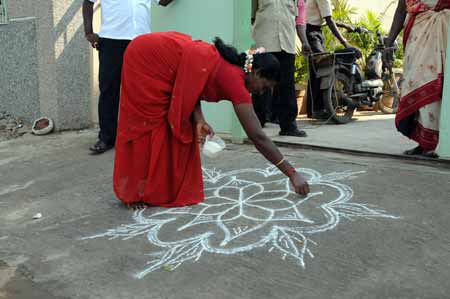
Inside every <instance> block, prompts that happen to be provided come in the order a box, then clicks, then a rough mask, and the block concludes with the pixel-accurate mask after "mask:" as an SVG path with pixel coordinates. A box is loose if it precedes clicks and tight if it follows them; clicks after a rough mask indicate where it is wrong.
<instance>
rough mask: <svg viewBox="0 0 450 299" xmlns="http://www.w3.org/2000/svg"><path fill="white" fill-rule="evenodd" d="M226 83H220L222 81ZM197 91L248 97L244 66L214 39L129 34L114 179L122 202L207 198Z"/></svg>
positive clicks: (239, 99)
mask: <svg viewBox="0 0 450 299" xmlns="http://www.w3.org/2000/svg"><path fill="white" fill-rule="evenodd" d="M226 81H229V82H230V84H229V85H228V86H227V85H224V84H222V83H223V82H226ZM200 97H208V99H209V100H211V101H218V100H221V99H225V98H226V99H230V100H231V101H233V103H235V104H236V103H251V98H250V95H249V93H248V92H247V91H246V89H245V85H244V73H243V71H242V70H240V69H239V68H238V67H236V66H232V65H230V64H228V63H227V62H225V61H224V60H223V59H222V58H221V57H220V55H219V53H218V52H217V50H216V48H215V47H214V46H213V45H210V44H208V43H205V42H202V41H193V40H192V39H191V37H190V36H187V35H184V34H181V33H176V32H172V33H153V34H147V35H143V36H140V37H138V38H136V39H135V40H133V41H132V42H131V43H130V45H129V46H128V48H127V51H126V53H125V57H124V65H123V70H122V90H121V104H120V113H119V126H118V132H117V141H116V156H115V164H114V176H113V186H114V191H115V193H116V195H117V197H118V198H119V199H120V200H121V201H122V202H124V203H127V204H129V203H137V202H145V203H147V204H150V205H157V206H164V207H175V206H185V205H192V204H197V203H199V202H201V201H202V200H203V199H204V194H203V179H202V171H201V159H200V151H199V146H198V144H197V142H196V139H195V133H194V127H193V123H192V120H191V114H192V112H193V110H194V108H195V106H196V104H197V102H198V101H199V98H200Z"/></svg>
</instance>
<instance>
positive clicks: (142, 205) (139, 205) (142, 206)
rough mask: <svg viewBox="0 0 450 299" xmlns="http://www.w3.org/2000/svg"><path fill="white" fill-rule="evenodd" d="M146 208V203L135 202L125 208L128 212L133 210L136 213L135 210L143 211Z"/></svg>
mask: <svg viewBox="0 0 450 299" xmlns="http://www.w3.org/2000/svg"><path fill="white" fill-rule="evenodd" d="M146 207H148V205H147V204H146V203H144V202H135V203H129V204H127V208H128V209H129V210H134V211H136V210H143V209H145V208H146Z"/></svg>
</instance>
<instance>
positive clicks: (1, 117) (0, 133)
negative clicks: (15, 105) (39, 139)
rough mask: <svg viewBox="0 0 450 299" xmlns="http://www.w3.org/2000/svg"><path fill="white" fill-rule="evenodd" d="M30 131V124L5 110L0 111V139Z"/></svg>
mask: <svg viewBox="0 0 450 299" xmlns="http://www.w3.org/2000/svg"><path fill="white" fill-rule="evenodd" d="M28 133H31V126H30V125H29V124H27V123H25V122H24V121H23V120H22V119H20V118H18V117H15V116H13V115H11V114H9V113H7V112H6V111H0V141H2V140H8V139H13V138H18V137H20V136H23V135H25V134H28Z"/></svg>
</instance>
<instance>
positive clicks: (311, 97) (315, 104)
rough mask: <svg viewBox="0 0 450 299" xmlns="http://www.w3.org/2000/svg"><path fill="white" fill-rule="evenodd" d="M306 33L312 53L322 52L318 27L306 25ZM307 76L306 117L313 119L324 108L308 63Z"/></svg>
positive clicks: (320, 93)
mask: <svg viewBox="0 0 450 299" xmlns="http://www.w3.org/2000/svg"><path fill="white" fill-rule="evenodd" d="M306 33H307V37H308V41H309V44H310V46H311V50H312V52H313V53H322V52H324V51H325V49H324V44H323V43H324V37H323V34H322V31H321V29H320V27H319V28H318V26H310V25H308V27H307V32H306ZM309 74H310V76H309V81H308V94H307V97H306V102H307V113H308V117H313V116H315V115H318V114H320V113H323V111H324V108H325V107H324V103H323V96H322V90H321V89H320V80H319V79H318V78H317V77H316V74H315V71H314V67H313V66H312V63H311V62H310V63H309ZM319 116H320V115H319Z"/></svg>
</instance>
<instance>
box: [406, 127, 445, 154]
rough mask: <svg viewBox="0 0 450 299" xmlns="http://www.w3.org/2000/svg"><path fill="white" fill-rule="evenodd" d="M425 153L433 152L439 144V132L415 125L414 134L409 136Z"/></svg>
mask: <svg viewBox="0 0 450 299" xmlns="http://www.w3.org/2000/svg"><path fill="white" fill-rule="evenodd" d="M409 138H411V139H412V140H414V141H415V142H417V143H418V144H419V145H420V147H421V148H423V149H424V150H426V151H433V150H435V149H436V147H437V145H438V143H439V131H435V130H431V129H427V128H425V127H424V126H422V124H420V123H417V124H416V128H415V129H414V132H413V133H412V134H411V136H409Z"/></svg>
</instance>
